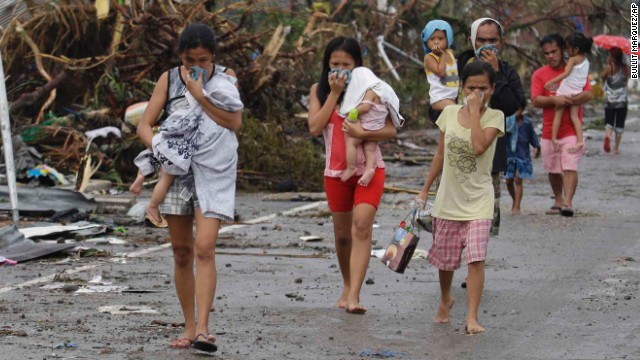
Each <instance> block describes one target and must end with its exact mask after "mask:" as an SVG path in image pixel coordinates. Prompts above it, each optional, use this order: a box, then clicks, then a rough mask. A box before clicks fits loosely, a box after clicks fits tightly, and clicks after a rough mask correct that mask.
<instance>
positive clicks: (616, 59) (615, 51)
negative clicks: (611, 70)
mask: <svg viewBox="0 0 640 360" xmlns="http://www.w3.org/2000/svg"><path fill="white" fill-rule="evenodd" d="M609 55H611V58H612V59H613V63H614V64H616V65H617V66H624V56H622V49H620V48H619V47H617V46H614V47H612V48H611V49H609Z"/></svg>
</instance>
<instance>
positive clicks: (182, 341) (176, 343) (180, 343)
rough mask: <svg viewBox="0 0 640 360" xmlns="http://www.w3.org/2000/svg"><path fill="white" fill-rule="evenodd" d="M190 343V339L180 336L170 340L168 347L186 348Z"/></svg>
mask: <svg viewBox="0 0 640 360" xmlns="http://www.w3.org/2000/svg"><path fill="white" fill-rule="evenodd" d="M191 344H193V342H192V341H191V339H189V338H186V337H181V338H177V339H175V340H173V341H172V342H170V343H169V348H171V349H188V348H190V347H191Z"/></svg>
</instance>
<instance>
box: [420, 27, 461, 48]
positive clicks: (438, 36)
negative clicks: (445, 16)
mask: <svg viewBox="0 0 640 360" xmlns="http://www.w3.org/2000/svg"><path fill="white" fill-rule="evenodd" d="M421 37H422V47H423V48H424V53H425V54H428V53H430V52H431V50H432V49H433V48H435V47H436V46H438V47H439V48H441V49H448V48H450V47H451V44H452V43H453V29H452V28H451V25H449V23H448V22H446V21H444V20H431V21H429V22H428V23H427V25H426V26H425V27H424V29H423V30H422V36H421Z"/></svg>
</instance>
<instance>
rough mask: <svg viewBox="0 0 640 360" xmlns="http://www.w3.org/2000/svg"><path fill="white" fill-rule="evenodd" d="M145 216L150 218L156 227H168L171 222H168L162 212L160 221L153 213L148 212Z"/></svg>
mask: <svg viewBox="0 0 640 360" xmlns="http://www.w3.org/2000/svg"><path fill="white" fill-rule="evenodd" d="M144 218H145V219H147V220H149V222H150V223H151V224H153V226H155V227H159V228H166V227H167V226H169V223H167V219H165V218H164V216H162V214H160V221H159V222H158V220H156V219H155V218H154V217H153V216H152V215H151V214H149V213H148V212H147V213H145V215H144Z"/></svg>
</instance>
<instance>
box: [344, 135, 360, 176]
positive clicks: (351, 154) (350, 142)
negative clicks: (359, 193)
mask: <svg viewBox="0 0 640 360" xmlns="http://www.w3.org/2000/svg"><path fill="white" fill-rule="evenodd" d="M361 142H362V140H360V139H356V138H354V137H352V136H347V144H346V149H345V150H346V160H347V168H346V169H345V170H344V171H343V172H342V176H341V177H340V180H342V181H347V180H349V179H350V178H351V177H352V176H353V175H355V174H356V171H357V169H356V154H357V153H356V148H357V147H358V145H360V143H361Z"/></svg>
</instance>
